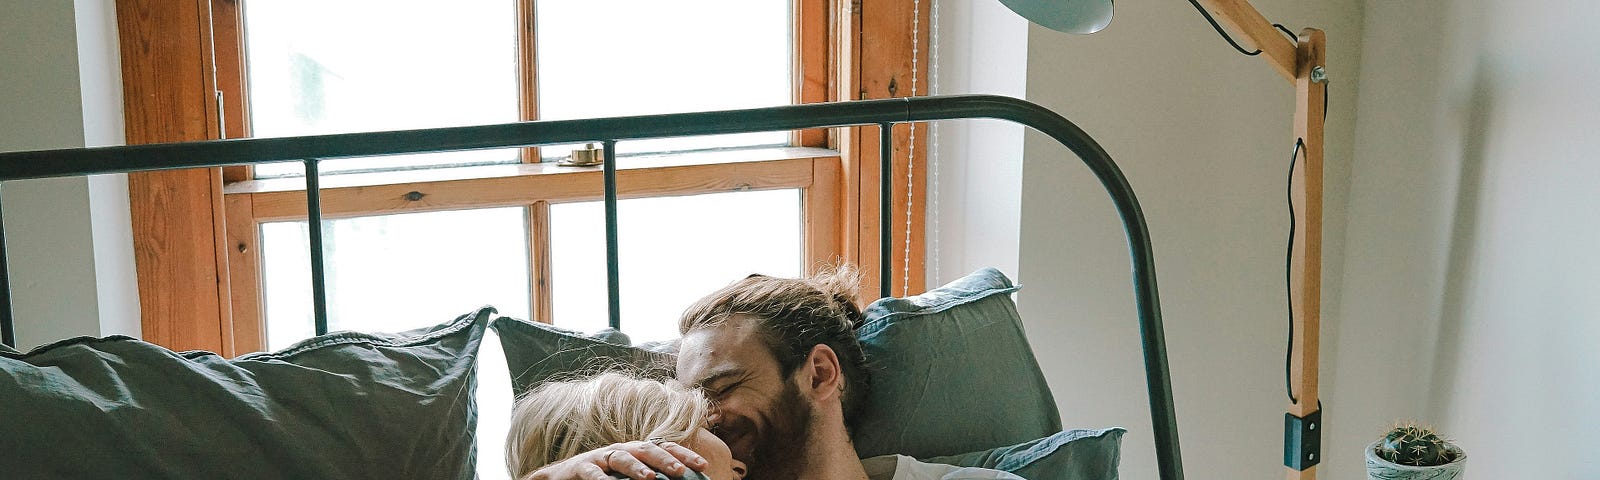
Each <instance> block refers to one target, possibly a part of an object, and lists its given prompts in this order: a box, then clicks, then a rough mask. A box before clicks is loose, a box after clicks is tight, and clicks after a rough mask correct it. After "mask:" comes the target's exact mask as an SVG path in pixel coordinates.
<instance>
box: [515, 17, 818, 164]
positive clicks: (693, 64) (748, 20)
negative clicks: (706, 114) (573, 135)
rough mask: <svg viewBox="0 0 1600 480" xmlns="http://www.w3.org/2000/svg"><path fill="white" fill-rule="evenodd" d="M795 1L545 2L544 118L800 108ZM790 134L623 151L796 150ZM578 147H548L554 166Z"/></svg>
mask: <svg viewBox="0 0 1600 480" xmlns="http://www.w3.org/2000/svg"><path fill="white" fill-rule="evenodd" d="M792 11H793V7H792V6H791V5H790V2H789V1H788V0H679V1H672V2H663V1H659V0H542V1H539V2H538V6H537V13H536V14H535V15H534V18H535V19H536V20H535V21H536V23H537V25H536V26H535V28H536V31H537V34H536V35H537V36H538V38H537V42H536V43H537V45H538V51H539V52H538V55H539V77H538V79H539V118H542V119H550V120H565V119H573V118H590V117H609V116H618V115H640V114H654V113H676V112H693V111H702V110H723V109H733V108H751V107H766V106H774V105H787V104H789V103H792V102H793V97H794V95H793V85H792V84H793V80H792V79H793V76H792V75H791V73H790V70H791V68H792V64H793V56H794V54H793V51H792V48H791V47H790V45H791V39H792V37H793V34H792V33H791V32H792V30H793V28H792V27H791V25H792V23H793V22H792V21H791V19H790V17H791V13H792ZM788 140H789V137H788V133H787V132H767V133H753V134H741V135H725V136H717V137H696V138H676V139H659V140H646V141H637V142H623V143H622V144H620V145H619V146H618V153H622V154H626V153H638V152H664V151H681V150H697V149H705V148H720V147H731V146H750V145H781V144H786V143H788ZM568 151H570V148H558V147H547V148H544V149H541V151H540V154H541V155H543V156H544V157H546V158H559V157H565V156H566V155H567V153H568Z"/></svg>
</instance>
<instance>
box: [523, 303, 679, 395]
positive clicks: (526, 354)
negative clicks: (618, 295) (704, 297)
mask: <svg viewBox="0 0 1600 480" xmlns="http://www.w3.org/2000/svg"><path fill="white" fill-rule="evenodd" d="M491 328H494V331H495V333H496V334H497V335H499V336H500V345H501V347H502V349H503V350H504V351H505V353H506V367H507V368H509V369H510V370H511V392H512V393H513V394H514V395H516V396H517V397H521V396H522V394H523V393H525V392H527V391H528V390H530V389H532V388H533V387H536V386H538V385H539V384H541V383H544V382H546V381H550V380H564V379H571V378H575V377H581V376H584V375H586V374H595V373H600V372H603V371H606V370H611V369H618V368H620V369H626V370H629V371H632V372H637V373H642V374H645V375H646V376H649V377H655V378H668V377H671V376H672V372H673V370H674V369H675V367H676V357H674V356H673V351H674V350H675V349H676V345H675V344H662V345H661V346H660V347H659V348H656V349H655V351H652V350H647V349H645V348H641V347H631V346H628V343H629V340H628V336H627V335H624V334H622V332H618V331H616V330H611V329H605V330H602V331H600V332H596V333H594V334H591V335H585V334H582V333H579V332H574V331H571V330H566V329H562V328H556V327H552V326H550V325H546V324H543V323H535V322H529V321H526V320H518V319H515V318H510V317H500V318H496V319H495V320H494V323H492V324H491ZM647 345H648V344H647Z"/></svg>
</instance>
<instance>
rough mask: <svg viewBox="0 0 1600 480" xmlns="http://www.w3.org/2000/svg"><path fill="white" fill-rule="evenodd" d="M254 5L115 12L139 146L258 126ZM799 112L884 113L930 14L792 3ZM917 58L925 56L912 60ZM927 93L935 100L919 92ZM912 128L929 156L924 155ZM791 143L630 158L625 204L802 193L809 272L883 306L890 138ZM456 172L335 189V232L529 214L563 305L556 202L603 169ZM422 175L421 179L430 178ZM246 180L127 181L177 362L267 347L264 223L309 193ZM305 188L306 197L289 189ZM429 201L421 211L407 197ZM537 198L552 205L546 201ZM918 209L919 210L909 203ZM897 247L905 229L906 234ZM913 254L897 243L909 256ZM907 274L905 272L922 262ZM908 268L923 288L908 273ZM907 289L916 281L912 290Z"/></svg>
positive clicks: (528, 108) (526, 36) (811, 134)
mask: <svg viewBox="0 0 1600 480" xmlns="http://www.w3.org/2000/svg"><path fill="white" fill-rule="evenodd" d="M239 1H240V0H179V1H157V0H118V1H117V17H118V27H119V35H120V37H121V40H122V68H123V83H124V92H125V99H124V102H125V115H126V117H127V129H128V138H127V140H128V143H129V144H140V143H158V142H173V141H193V140H207V139H218V138H238V137H243V136H246V134H247V132H248V131H249V121H248V115H246V112H247V108H248V106H247V104H246V98H247V96H248V92H247V91H246V88H248V85H247V84H246V82H245V78H247V77H246V75H245V68H246V66H245V65H244V63H243V55H242V54H243V41H242V38H241V34H242V31H243V28H242V27H243V23H242V20H243V19H242V12H241V9H240V7H239ZM508 1H516V2H517V4H518V10H519V15H518V17H519V19H521V20H520V21H519V23H518V26H517V28H518V34H519V35H518V36H519V39H520V44H521V45H520V47H521V48H519V51H520V52H521V53H520V55H521V56H520V57H519V61H518V65H519V71H520V73H521V74H522V75H523V76H524V78H526V79H527V80H524V81H522V82H521V83H522V85H523V92H522V101H521V102H520V105H519V111H520V112H521V116H522V118H523V119H524V120H531V119H534V116H535V113H534V112H536V111H537V96H536V93H537V92H536V91H533V90H534V89H533V88H532V85H535V82H533V81H532V75H535V74H536V73H537V72H536V70H537V69H536V68H534V62H535V61H536V58H534V56H533V54H534V49H533V48H532V43H533V35H532V33H533V28H534V27H533V23H534V22H533V21H532V19H531V18H532V17H531V16H530V15H527V14H525V12H531V11H532V8H533V3H534V0H508ZM793 4H794V5H795V8H796V9H797V16H796V18H797V19H798V21H797V24H796V36H797V39H798V41H796V42H795V43H796V52H795V53H796V55H795V62H796V63H797V65H796V68H795V72H797V74H796V75H795V79H794V81H795V87H796V88H795V91H796V99H795V100H796V102H799V103H813V102H821V101H831V100H839V99H877V98H890V97H903V96H907V95H909V94H911V93H912V92H910V91H909V89H908V88H906V87H905V86H907V85H912V84H914V83H916V82H920V84H921V85H926V84H927V81H926V80H927V78H926V75H927V72H926V69H922V70H921V71H919V72H918V75H920V76H921V78H919V79H917V80H916V82H914V81H913V80H912V79H911V77H910V76H911V74H912V72H913V68H912V67H913V64H914V63H915V62H920V64H921V65H927V52H928V43H927V42H928V36H927V35H925V34H924V35H921V36H920V37H917V38H919V41H920V42H921V45H919V46H918V47H919V48H915V49H914V48H912V47H913V46H912V45H911V39H912V38H913V36H912V35H911V29H912V28H913V23H914V16H913V12H916V13H917V14H919V15H920V17H918V18H915V22H917V23H918V24H920V25H921V26H923V28H924V29H925V28H926V26H927V25H928V21H929V17H928V14H929V12H928V10H927V9H921V10H917V9H915V8H914V6H913V2H912V1H910V0H903V1H894V2H881V3H878V2H874V3H871V4H866V3H865V2H860V1H859V0H854V1H851V0H795V1H794V2H793ZM913 51H915V52H919V53H918V55H919V56H920V58H913ZM916 93H917V94H919V95H920V94H924V93H925V92H916ZM912 128H916V129H917V131H916V138H917V142H918V145H916V146H913V145H912V143H911V137H912V135H911V131H912V130H911V129H912ZM925 128H926V127H925V126H924V125H916V126H900V127H898V128H897V129H896V135H895V145H894V150H893V152H894V154H895V155H896V156H897V157H900V156H904V155H906V152H912V153H914V156H912V158H908V159H906V160H897V161H895V162H894V165H895V167H894V171H892V172H890V175H893V176H894V178H896V179H900V178H907V179H910V181H911V183H910V188H911V195H910V196H911V197H912V198H913V199H922V198H925V195H926V185H925V182H924V181H923V180H922V178H924V177H925V175H915V174H914V173H916V172H920V171H922V169H923V168H925V167H924V166H925V165H926V162H925V152H927V148H925V145H924V144H925V142H924V140H923V139H925V138H926V135H925ZM792 143H793V144H794V145H796V146H794V147H787V148H766V149H751V151H750V156H749V157H748V158H743V159H739V160H725V159H714V160H704V159H697V158H694V157H695V155H693V154H685V155H670V156H661V157H658V158H650V159H644V158H641V159H636V160H630V162H629V164H628V165H622V166H620V171H619V178H618V186H619V191H620V192H621V194H622V195H623V196H624V197H625V198H627V197H640V196H667V195H683V194H694V193H711V192H725V191H733V190H746V189H776V188H797V189H801V190H802V192H803V196H802V199H803V200H802V211H803V216H804V222H805V227H804V231H805V235H806V239H805V241H804V248H805V254H804V261H805V265H806V266H807V270H808V271H809V270H814V269H815V268H816V267H818V266H821V265H823V264H826V263H833V262H838V261H844V262H849V263H853V264H856V265H859V266H860V267H861V269H862V272H863V273H864V274H865V277H866V278H865V279H864V282H863V288H862V295H861V298H862V299H863V301H867V300H870V299H872V298H875V297H876V294H877V292H876V288H875V286H876V285H877V279H878V278H879V277H878V275H880V270H879V268H878V265H876V263H877V255H878V246H877V245H878V235H879V233H880V232H879V231H878V228H877V225H878V219H879V217H878V215H879V212H878V211H877V207H876V206H877V204H878V193H877V192H878V189H877V185H878V179H879V178H880V177H879V174H880V173H879V172H878V168H877V165H878V159H877V152H878V145H877V143H878V134H877V131H876V127H858V128H837V129H826V130H824V129H816V130H803V131H798V132H795V134H794V135H793V142H792ZM523 158H524V162H525V163H524V164H522V165H495V166H481V167H456V168H444V169H435V170H429V171H426V172H427V173H424V174H419V173H417V172H389V173H379V174H350V175H340V176H325V177H324V181H323V183H324V186H323V191H322V198H323V201H324V209H325V212H327V216H328V218H340V217H351V216H360V215H374V214H393V213H409V212H421V211H438V210H452V209H465V208H487V207H495V206H523V207H527V209H528V215H529V217H530V218H529V223H528V225H529V226H530V231H529V236H530V242H529V244H530V248H532V249H533V251H531V252H530V253H531V255H530V257H529V258H530V261H531V262H532V264H531V265H530V270H529V271H530V274H531V275H532V277H531V278H530V280H531V281H530V285H531V287H532V289H533V290H534V291H533V292H530V295H531V297H532V298H535V299H538V298H549V284H550V282H549V280H550V278H549V276H550V272H549V262H548V248H546V247H545V246H546V245H548V238H549V233H550V232H549V230H548V228H547V225H548V223H547V220H548V216H549V206H550V205H551V204H552V203H560V202H568V201H582V200H592V199H595V198H598V197H599V194H600V182H599V180H598V175H599V173H598V172H597V171H596V169H594V168H572V167H554V166H551V165H549V164H541V163H537V162H538V159H539V156H538V155H537V151H536V150H535V149H533V148H529V149H525V151H524V154H523ZM418 175H425V176H423V177H420V178H419V177H418ZM251 176H252V175H251V172H250V170H249V168H248V167H230V168H223V169H192V170H176V171H162V172H139V173H134V174H130V176H129V190H130V200H131V203H132V208H133V217H134V220H133V223H134V225H133V227H134V247H135V257H136V263H137V267H138V275H139V289H140V303H141V313H142V315H143V327H144V337H145V339H146V340H148V341H151V342H153V343H157V344H160V345H163V346H167V347H169V348H173V349H177V350H210V351H215V352H219V353H221V354H223V355H225V356H234V355H238V354H242V353H247V352H251V351H258V350H261V349H262V348H264V347H265V335H264V329H263V323H262V322H263V319H262V309H261V293H262V290H261V278H260V270H261V269H260V263H259V262H260V260H259V248H258V245H259V241H260V238H259V232H260V228H259V226H260V224H261V223H263V222H268V221H285V220H295V219H304V217H305V216H304V213H303V212H304V202H305V194H304V191H303V183H301V181H300V180H298V179H282V180H251V179H250V178H251ZM291 185H292V186H291ZM904 188H906V184H905V183H903V182H898V181H897V182H896V192H895V195H896V197H898V198H895V199H893V203H892V204H893V205H894V206H895V208H894V210H893V211H891V212H889V214H890V215H893V218H891V224H892V225H906V224H907V221H906V215H907V214H908V212H907V200H906V199H905V197H904V195H905V191H904ZM412 192H418V193H422V194H423V195H422V197H421V199H420V200H407V197H412V198H415V197H416V195H408V194H410V193H412ZM529 192H539V193H538V194H537V195H535V194H532V193H529ZM913 205H915V204H913ZM909 214H910V217H911V218H910V222H909V224H910V231H911V236H910V239H909V241H910V247H911V251H910V255H909V258H907V257H908V256H906V255H894V256H893V257H894V259H895V260H894V262H893V264H892V265H890V266H889V269H888V271H889V272H890V274H891V275H894V276H895V278H894V289H895V291H896V292H897V293H899V292H909V293H919V292H921V291H922V290H923V289H924V285H923V268H924V264H925V257H924V248H923V242H924V237H925V232H924V231H923V230H924V229H923V227H922V225H923V221H924V219H923V216H924V215H923V211H922V210H921V209H918V210H912V211H910V212H909ZM892 233H895V234H900V233H901V232H892ZM900 244H901V243H900V242H899V241H897V242H896V245H900ZM908 265H909V266H908ZM907 272H909V275H906V273H907ZM907 279H909V282H906V281H905V280H907ZM549 305H550V303H549V302H542V301H537V300H536V301H534V302H533V308H534V311H533V316H534V318H535V319H536V320H540V321H546V322H548V321H550V319H551V312H550V311H549Z"/></svg>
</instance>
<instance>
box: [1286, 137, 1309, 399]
mask: <svg viewBox="0 0 1600 480" xmlns="http://www.w3.org/2000/svg"><path fill="white" fill-rule="evenodd" d="M1305 146H1306V140H1305V139H1304V138H1296V139H1295V140H1294V153H1293V154H1290V155H1289V181H1288V182H1287V183H1288V188H1285V190H1286V191H1287V192H1288V193H1287V195H1286V198H1288V199H1289V248H1288V250H1287V253H1285V254H1284V258H1283V265H1284V267H1283V285H1284V289H1285V290H1286V291H1287V293H1288V295H1285V298H1288V299H1289V342H1288V343H1289V346H1288V347H1287V348H1285V349H1284V354H1283V387H1284V390H1286V391H1288V392H1289V403H1300V399H1298V398H1295V397H1294V374H1293V372H1292V371H1291V370H1292V368H1293V366H1294V268H1293V267H1292V265H1293V264H1294V234H1295V216H1294V166H1295V163H1296V162H1297V161H1299V160H1300V150H1302V149H1304V148H1305Z"/></svg>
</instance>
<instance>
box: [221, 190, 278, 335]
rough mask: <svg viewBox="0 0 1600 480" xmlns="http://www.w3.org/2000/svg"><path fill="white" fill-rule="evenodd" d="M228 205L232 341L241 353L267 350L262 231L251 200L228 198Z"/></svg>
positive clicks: (226, 203) (235, 196)
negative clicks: (262, 301)
mask: <svg viewBox="0 0 1600 480" xmlns="http://www.w3.org/2000/svg"><path fill="white" fill-rule="evenodd" d="M223 203H224V204H225V207H224V209H225V210H226V212H227V213H226V215H225V216H226V218H227V225H228V233H227V234H228V237H227V238H228V241H227V243H226V244H224V245H223V247H225V249H226V250H227V252H228V279H229V284H230V287H231V293H232V299H233V301H232V307H233V341H234V349H235V350H236V351H237V352H239V353H249V352H259V351H262V350H265V349H266V347H267V331H266V321H265V317H264V316H263V315H262V313H263V312H264V309H263V307H262V303H261V293H262V291H261V248H260V246H261V229H260V225H259V224H257V223H256V221H255V215H254V213H253V212H252V211H251V207H252V204H251V202H250V197H248V196H240V195H228V196H226V199H225V200H224V201H223Z"/></svg>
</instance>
